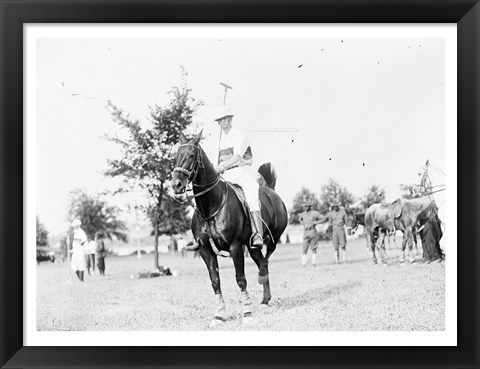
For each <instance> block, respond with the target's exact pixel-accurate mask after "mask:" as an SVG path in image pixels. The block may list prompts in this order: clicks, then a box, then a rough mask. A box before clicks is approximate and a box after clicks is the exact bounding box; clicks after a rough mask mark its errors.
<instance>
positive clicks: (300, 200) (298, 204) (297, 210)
mask: <svg viewBox="0 0 480 369" xmlns="http://www.w3.org/2000/svg"><path fill="white" fill-rule="evenodd" d="M307 201H313V209H315V210H317V209H318V208H319V206H320V203H319V201H318V199H317V196H315V194H314V193H313V192H312V191H310V190H309V189H308V188H305V187H302V189H301V190H300V191H299V192H298V193H297V194H296V195H295V197H294V198H293V208H292V210H291V211H290V220H289V222H290V224H299V223H300V219H299V217H300V214H301V213H303V212H304V211H305V206H304V204H305V203H306V202H307Z"/></svg>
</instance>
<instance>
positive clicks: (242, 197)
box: [227, 181, 250, 216]
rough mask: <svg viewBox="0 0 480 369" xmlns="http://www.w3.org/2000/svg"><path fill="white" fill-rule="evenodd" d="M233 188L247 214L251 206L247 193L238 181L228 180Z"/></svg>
mask: <svg viewBox="0 0 480 369" xmlns="http://www.w3.org/2000/svg"><path fill="white" fill-rule="evenodd" d="M227 184H229V185H230V186H231V187H232V189H233V192H235V195H236V196H237V199H238V201H240V204H242V210H243V212H244V213H245V215H246V216H248V215H249V214H250V208H249V207H248V203H247V199H246V197H245V193H244V192H243V188H242V187H241V186H240V185H239V184H236V183H232V182H228V181H227Z"/></svg>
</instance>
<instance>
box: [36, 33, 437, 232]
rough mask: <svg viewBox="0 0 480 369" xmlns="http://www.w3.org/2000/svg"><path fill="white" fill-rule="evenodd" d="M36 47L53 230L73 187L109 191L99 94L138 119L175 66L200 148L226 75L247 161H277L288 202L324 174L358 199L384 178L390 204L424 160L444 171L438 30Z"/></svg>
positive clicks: (61, 225) (47, 206) (41, 43)
mask: <svg viewBox="0 0 480 369" xmlns="http://www.w3.org/2000/svg"><path fill="white" fill-rule="evenodd" d="M36 50H37V51H36V53H37V54H36V83H37V85H36V87H37V96H36V98H37V110H36V117H37V120H36V124H37V141H36V145H37V146H36V170H37V179H36V195H37V215H38V216H39V218H40V220H41V221H42V222H43V223H44V224H45V225H46V227H47V229H49V230H50V232H51V233H53V234H55V233H58V232H62V231H64V230H66V227H67V226H68V219H66V211H65V209H66V204H67V202H68V194H69V192H70V191H71V190H73V189H75V188H84V189H85V190H87V191H88V192H89V193H91V194H94V193H97V192H103V191H108V190H111V189H114V188H116V187H115V186H116V184H117V183H118V182H116V181H115V180H112V179H106V178H104V177H103V175H102V171H104V170H105V169H106V168H107V164H106V160H107V159H115V158H118V157H119V155H120V151H119V147H117V145H116V144H113V143H109V142H107V141H106V140H104V139H103V136H104V135H114V134H116V133H117V131H118V127H117V126H116V124H115V123H114V122H113V121H112V119H111V117H110V115H109V113H108V110H107V109H106V105H107V101H111V102H112V103H113V104H114V105H116V106H118V107H120V108H122V109H123V110H124V111H126V112H128V113H129V114H130V115H131V116H132V117H135V118H138V119H140V120H141V121H142V124H148V113H149V106H153V105H155V104H158V105H160V106H162V105H165V104H167V103H168V101H169V95H168V94H167V92H168V91H169V90H171V88H172V87H173V86H179V85H180V84H181V83H182V72H181V66H183V68H184V69H185V71H186V72H187V73H188V75H187V84H188V86H189V87H190V88H191V89H192V96H193V97H195V98H196V99H199V100H202V101H203V102H204V105H203V106H202V107H201V108H200V109H199V111H198V112H197V114H196V116H195V117H194V122H195V123H196V124H198V126H199V127H200V128H202V129H203V131H204V136H205V140H204V142H203V146H204V148H205V150H206V152H207V154H209V155H210V156H213V151H214V147H215V143H216V141H217V140H218V135H219V128H218V126H217V124H216V123H215V122H214V121H213V118H214V113H215V111H216V109H217V108H218V106H219V105H221V104H222V103H223V97H224V89H223V87H222V86H221V85H220V82H224V83H227V84H228V85H230V86H232V87H233V89H231V90H229V91H228V93H227V97H226V103H227V105H229V106H230V107H231V109H232V110H233V112H234V113H235V116H234V120H233V125H234V126H236V127H237V128H239V129H242V130H245V131H247V132H248V136H249V138H250V141H251V144H252V149H253V154H254V157H255V163H256V164H258V165H260V164H261V163H263V162H266V161H271V162H272V163H273V164H274V165H275V167H276V169H277V173H278V180H277V192H278V193H279V194H280V196H281V197H282V198H283V200H284V201H285V203H286V205H287V208H291V206H292V199H293V197H294V195H295V194H296V193H297V192H298V191H299V190H300V189H301V188H302V187H306V188H308V189H310V190H312V191H314V192H315V193H316V194H317V195H319V193H320V187H321V185H323V184H325V183H326V182H327V180H328V179H329V178H334V179H336V180H337V181H338V182H339V183H340V184H341V185H342V186H345V187H346V188H347V189H348V190H349V191H350V192H351V193H352V194H353V195H355V196H356V197H360V196H363V195H365V194H366V193H367V190H368V188H369V186H371V185H372V184H376V185H379V186H381V187H385V188H386V197H387V200H394V199H396V198H397V197H398V196H399V184H405V183H418V173H419V172H420V170H421V168H422V166H423V165H424V163H425V162H426V160H427V159H429V160H430V162H431V163H433V164H434V165H435V167H436V168H438V169H439V170H441V171H442V172H444V171H445V140H446V131H445V124H446V118H445V42H444V40H443V39H442V38H431V37H425V38H411V37H409V38H385V37H382V38H371V37H369V38H361V37H337V38H321V37H309V38H288V37H285V38H238V37H236V38H216V37H211V38H156V37H149V38H118V37H116V38H81V37H80V38H78V37H77V38H70V37H65V38H62V37H61V36H57V37H55V38H53V37H52V38H48V37H47V38H40V39H38V41H37V49H36ZM439 181H441V179H439ZM439 184H440V183H439ZM107 199H108V201H109V202H111V203H112V204H115V205H117V206H120V207H122V206H124V201H125V199H122V198H119V197H112V198H110V197H108V198H107ZM138 201H143V199H138Z"/></svg>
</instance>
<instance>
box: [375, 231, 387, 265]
mask: <svg viewBox="0 0 480 369" xmlns="http://www.w3.org/2000/svg"><path fill="white" fill-rule="evenodd" d="M386 234H387V231H385V230H380V229H379V230H378V240H377V246H378V249H379V253H380V258H381V259H382V263H383V266H387V265H388V264H387V256H386V251H385V236H386Z"/></svg>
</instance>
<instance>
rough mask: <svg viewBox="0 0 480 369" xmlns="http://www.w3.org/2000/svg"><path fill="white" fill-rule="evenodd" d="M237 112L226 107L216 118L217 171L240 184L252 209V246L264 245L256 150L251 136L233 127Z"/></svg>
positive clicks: (226, 178)
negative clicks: (218, 130) (254, 157)
mask: <svg viewBox="0 0 480 369" xmlns="http://www.w3.org/2000/svg"><path fill="white" fill-rule="evenodd" d="M232 120H233V113H232V112H231V111H230V109H228V108H227V107H226V106H223V107H222V109H221V111H220V113H218V115H217V118H216V119H215V121H216V122H217V123H218V125H219V126H220V128H221V132H220V142H219V149H218V165H217V166H216V167H215V171H216V172H217V173H218V174H221V175H222V176H223V179H225V180H226V181H229V182H232V183H236V184H239V185H240V186H241V187H242V189H243V192H244V194H245V198H246V201H247V203H248V206H249V208H250V221H251V222H250V223H251V227H252V238H251V242H250V245H249V246H250V247H252V248H261V247H262V246H263V224H262V218H261V215H260V199H259V195H258V187H259V185H258V182H257V179H256V178H257V173H256V172H255V171H254V170H253V169H252V164H253V153H252V148H251V146H250V143H249V141H248V138H247V135H246V134H245V133H244V132H242V131H240V130H238V129H236V128H234V127H233V126H232Z"/></svg>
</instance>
